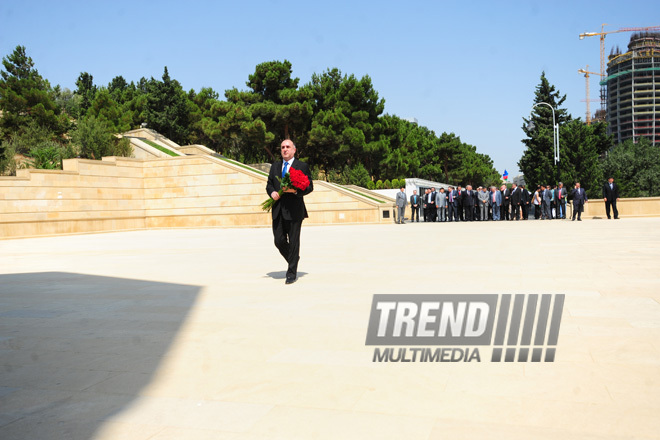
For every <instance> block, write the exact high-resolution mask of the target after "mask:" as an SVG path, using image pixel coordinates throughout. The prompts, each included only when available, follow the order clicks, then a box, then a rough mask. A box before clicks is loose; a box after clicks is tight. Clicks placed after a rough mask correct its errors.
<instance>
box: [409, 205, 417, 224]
mask: <svg viewBox="0 0 660 440" xmlns="http://www.w3.org/2000/svg"><path fill="white" fill-rule="evenodd" d="M410 209H411V210H412V213H411V214H410V221H411V222H414V221H415V214H416V215H417V221H418V222H419V205H417V207H414V206H412V207H411V208H410Z"/></svg>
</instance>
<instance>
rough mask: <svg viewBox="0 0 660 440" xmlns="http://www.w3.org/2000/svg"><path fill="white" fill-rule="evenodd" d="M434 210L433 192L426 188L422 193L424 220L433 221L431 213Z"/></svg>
mask: <svg viewBox="0 0 660 440" xmlns="http://www.w3.org/2000/svg"><path fill="white" fill-rule="evenodd" d="M434 212H435V194H434V193H433V191H432V190H430V189H429V190H427V193H426V194H424V221H427V222H431V221H433V213H434Z"/></svg>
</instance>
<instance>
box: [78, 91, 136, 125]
mask: <svg viewBox="0 0 660 440" xmlns="http://www.w3.org/2000/svg"><path fill="white" fill-rule="evenodd" d="M90 116H94V117H95V118H96V119H98V120H99V121H105V122H106V123H107V127H108V128H109V129H110V130H111V131H112V132H113V133H123V132H125V131H128V130H130V128H131V114H130V113H129V112H127V111H125V110H124V109H123V108H122V106H120V105H119V104H118V103H117V102H116V101H115V100H114V99H113V98H112V95H111V94H110V91H109V90H108V89H106V88H105V87H101V88H100V89H99V90H98V91H97V92H96V96H95V97H94V100H93V101H92V104H91V105H90V107H89V109H88V110H87V117H90Z"/></svg>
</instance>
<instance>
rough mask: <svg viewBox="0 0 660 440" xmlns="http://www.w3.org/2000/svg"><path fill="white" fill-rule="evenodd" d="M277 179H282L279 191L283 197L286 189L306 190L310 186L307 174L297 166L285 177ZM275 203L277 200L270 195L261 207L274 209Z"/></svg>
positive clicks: (266, 209)
mask: <svg viewBox="0 0 660 440" xmlns="http://www.w3.org/2000/svg"><path fill="white" fill-rule="evenodd" d="M277 180H279V181H280V190H279V191H278V192H277V194H279V196H280V197H282V194H284V191H286V190H287V189H289V188H292V189H297V190H300V191H305V190H306V189H307V187H308V186H309V179H308V178H307V175H306V174H305V173H303V172H302V171H300V170H296V169H295V168H291V169H290V170H289V172H288V173H286V174H285V175H284V177H282V178H281V179H280V178H279V177H278V178H277ZM278 200H279V199H278ZM275 203H277V200H275V199H273V198H272V197H269V198H268V199H267V200H266V201H265V202H263V203H262V204H261V209H263V210H264V211H270V210H271V209H273V205H275Z"/></svg>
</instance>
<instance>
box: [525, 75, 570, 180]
mask: <svg viewBox="0 0 660 440" xmlns="http://www.w3.org/2000/svg"><path fill="white" fill-rule="evenodd" d="M565 100H566V95H563V96H562V95H561V94H560V93H559V91H558V90H556V89H555V86H553V85H551V84H550V82H549V81H548V79H547V78H546V76H545V72H543V73H542V74H541V82H540V84H539V85H538V86H536V90H535V92H534V104H540V103H542V102H545V103H547V104H549V105H550V106H552V107H553V108H554V109H555V115H556V122H557V123H558V124H559V126H560V127H561V126H562V125H563V124H565V123H567V122H569V121H570V120H571V119H572V118H571V116H570V115H569V114H568V112H567V111H566V109H563V108H561V107H560V106H561V105H562V104H563V103H564V101H565ZM530 120H531V121H532V122H533V128H530V127H529V126H528V123H529V121H530ZM523 121H524V124H523V127H522V130H523V132H524V133H525V135H526V136H527V138H525V139H523V140H522V142H523V143H524V144H525V146H526V149H525V151H524V152H523V155H522V157H521V158H520V160H519V161H518V166H519V167H520V170H521V171H522V172H523V174H524V175H525V182H526V183H527V184H528V185H529V186H530V187H536V185H542V184H543V185H545V184H548V183H552V182H555V181H556V179H557V174H556V167H555V165H554V140H553V139H554V138H553V133H554V128H553V124H552V122H553V121H552V109H550V108H549V107H548V106H547V105H544V104H541V105H537V106H536V107H534V109H533V110H532V117H531V118H530V119H525V118H523ZM563 147H564V146H563V145H562V143H561V142H560V157H561V156H563V155H564V150H563Z"/></svg>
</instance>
